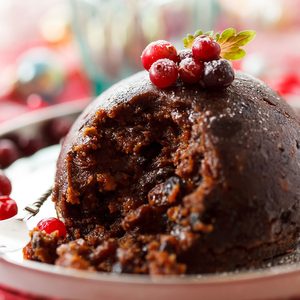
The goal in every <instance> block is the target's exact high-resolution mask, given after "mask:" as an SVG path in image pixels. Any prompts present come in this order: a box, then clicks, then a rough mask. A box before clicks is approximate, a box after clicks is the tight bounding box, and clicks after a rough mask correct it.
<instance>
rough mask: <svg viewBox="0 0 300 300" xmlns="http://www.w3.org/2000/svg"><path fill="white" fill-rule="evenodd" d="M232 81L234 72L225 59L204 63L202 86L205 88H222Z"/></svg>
mask: <svg viewBox="0 0 300 300" xmlns="http://www.w3.org/2000/svg"><path fill="white" fill-rule="evenodd" d="M233 80H234V70H233V69H232V67H231V64H230V62H229V61H228V60H226V59H218V60H213V61H209V62H206V63H205V66H204V74H203V79H202V81H203V84H204V86H205V87H206V88H214V87H216V88H224V87H227V86H229V85H230V84H231V83H232V81H233Z"/></svg>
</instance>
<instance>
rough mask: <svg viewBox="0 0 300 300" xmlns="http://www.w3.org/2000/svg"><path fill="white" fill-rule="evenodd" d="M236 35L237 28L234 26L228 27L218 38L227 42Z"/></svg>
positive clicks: (221, 41) (222, 41) (220, 41)
mask: <svg viewBox="0 0 300 300" xmlns="http://www.w3.org/2000/svg"><path fill="white" fill-rule="evenodd" d="M235 35H236V30H235V29H234V28H227V29H225V30H224V31H223V32H222V33H221V36H220V38H219V40H218V42H219V43H225V42H226V41H227V40H228V39H229V38H231V37H233V36H235Z"/></svg>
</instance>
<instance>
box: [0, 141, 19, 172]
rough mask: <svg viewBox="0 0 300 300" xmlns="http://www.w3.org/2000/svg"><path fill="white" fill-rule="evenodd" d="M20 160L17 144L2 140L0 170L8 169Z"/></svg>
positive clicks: (0, 144)
mask: <svg viewBox="0 0 300 300" xmlns="http://www.w3.org/2000/svg"><path fill="white" fill-rule="evenodd" d="M18 158H19V150H18V148H17V146H16V144H15V143H14V142H13V141H11V140H9V139H1V140H0V168H6V167H8V166H9V165H10V164H12V163H13V162H14V161H15V160H17V159H18Z"/></svg>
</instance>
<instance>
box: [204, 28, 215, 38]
mask: <svg viewBox="0 0 300 300" xmlns="http://www.w3.org/2000/svg"><path fill="white" fill-rule="evenodd" d="M204 34H205V35H208V36H211V37H213V36H214V32H213V30H210V31H206V32H205V33H204Z"/></svg>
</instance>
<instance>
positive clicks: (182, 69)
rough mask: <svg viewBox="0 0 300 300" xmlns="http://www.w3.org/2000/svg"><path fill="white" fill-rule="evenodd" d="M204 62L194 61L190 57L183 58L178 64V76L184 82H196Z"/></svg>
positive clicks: (200, 75)
mask: <svg viewBox="0 0 300 300" xmlns="http://www.w3.org/2000/svg"><path fill="white" fill-rule="evenodd" d="M203 71H204V63H203V62H201V61H200V62H196V61H195V60H193V59H192V58H185V59H184V60H182V61H181V62H180V64H179V76H180V78H181V80H182V81H183V82H185V83H190V84H193V83H197V82H199V81H200V79H201V78H202V76H203Z"/></svg>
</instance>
